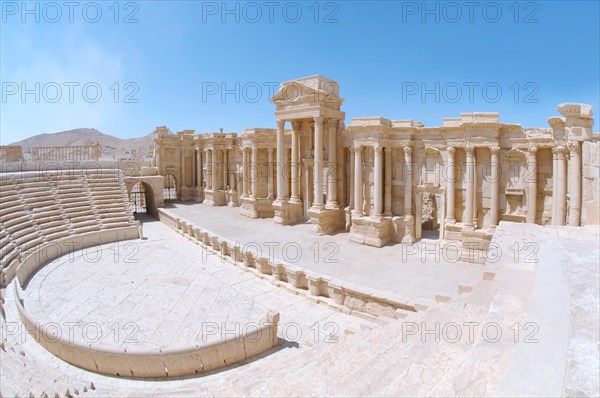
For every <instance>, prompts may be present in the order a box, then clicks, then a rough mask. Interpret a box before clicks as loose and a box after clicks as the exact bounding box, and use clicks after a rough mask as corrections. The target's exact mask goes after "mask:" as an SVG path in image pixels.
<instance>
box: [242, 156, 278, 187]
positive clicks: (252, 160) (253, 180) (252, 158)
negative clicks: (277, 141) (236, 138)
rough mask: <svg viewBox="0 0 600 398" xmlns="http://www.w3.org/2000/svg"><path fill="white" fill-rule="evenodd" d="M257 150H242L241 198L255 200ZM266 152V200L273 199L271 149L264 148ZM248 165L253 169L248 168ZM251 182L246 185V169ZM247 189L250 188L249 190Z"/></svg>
mask: <svg viewBox="0 0 600 398" xmlns="http://www.w3.org/2000/svg"><path fill="white" fill-rule="evenodd" d="M258 149H259V148H257V147H256V146H253V147H251V148H247V147H243V148H242V192H241V196H242V197H252V198H257V192H258V167H257V165H258ZM264 149H265V150H266V151H267V165H268V166H267V198H268V199H273V180H274V175H273V167H272V164H273V151H274V149H273V148H264ZM248 158H250V161H249V160H248ZM250 165H254V167H251V168H250ZM249 168H250V169H251V171H250V178H251V182H250V183H248V169H249ZM248 188H251V189H250V190H249V189H248Z"/></svg>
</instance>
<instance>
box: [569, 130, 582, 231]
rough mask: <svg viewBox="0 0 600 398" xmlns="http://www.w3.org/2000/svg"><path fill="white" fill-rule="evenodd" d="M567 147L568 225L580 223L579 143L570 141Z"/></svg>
mask: <svg viewBox="0 0 600 398" xmlns="http://www.w3.org/2000/svg"><path fill="white" fill-rule="evenodd" d="M568 148H569V225H570V226H572V227H579V226H580V225H581V144H580V143H579V142H578V141H570V142H569V144H568Z"/></svg>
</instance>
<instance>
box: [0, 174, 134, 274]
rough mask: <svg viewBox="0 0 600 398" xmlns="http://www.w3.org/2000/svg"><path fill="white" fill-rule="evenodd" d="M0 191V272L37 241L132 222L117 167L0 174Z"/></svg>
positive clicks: (18, 260)
mask: <svg viewBox="0 0 600 398" xmlns="http://www.w3.org/2000/svg"><path fill="white" fill-rule="evenodd" d="M0 195H1V199H2V200H0V271H2V270H4V269H5V268H7V267H9V266H11V267H12V266H15V267H16V266H17V265H18V263H20V261H22V260H23V259H24V258H25V256H27V255H28V254H30V253H31V252H32V251H33V250H35V249H36V247H38V246H39V245H41V244H44V243H48V242H52V241H54V240H56V239H61V238H64V237H67V236H72V235H76V234H81V233H86V232H94V231H101V230H103V229H109V228H120V227H130V226H133V225H135V220H134V219H133V216H132V212H131V209H130V205H129V201H128V200H127V191H126V189H125V185H124V183H123V181H122V177H121V175H120V171H119V170H60V171H47V172H23V173H20V174H6V175H1V174H0ZM1 280H2V278H0V281H1Z"/></svg>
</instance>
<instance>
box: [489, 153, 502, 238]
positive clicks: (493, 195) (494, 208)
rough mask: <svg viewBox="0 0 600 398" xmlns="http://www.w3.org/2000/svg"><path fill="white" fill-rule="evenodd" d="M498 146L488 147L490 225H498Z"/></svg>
mask: <svg viewBox="0 0 600 398" xmlns="http://www.w3.org/2000/svg"><path fill="white" fill-rule="evenodd" d="M499 151H500V148H499V147H497V146H493V147H491V148H490V152H491V155H492V156H491V166H492V170H491V185H490V201H491V205H490V224H491V226H492V227H494V228H495V227H496V225H498V219H499V209H498V206H499V204H500V203H499V202H500V199H499V188H500V169H499V168H500V165H499V164H498V152H499Z"/></svg>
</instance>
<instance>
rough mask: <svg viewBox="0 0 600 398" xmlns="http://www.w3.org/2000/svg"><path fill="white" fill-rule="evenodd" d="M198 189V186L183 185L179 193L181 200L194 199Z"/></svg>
mask: <svg viewBox="0 0 600 398" xmlns="http://www.w3.org/2000/svg"><path fill="white" fill-rule="evenodd" d="M195 191H196V187H181V193H180V195H179V200H181V201H182V202H187V201H190V200H193V198H194V196H195V195H194V194H195Z"/></svg>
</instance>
